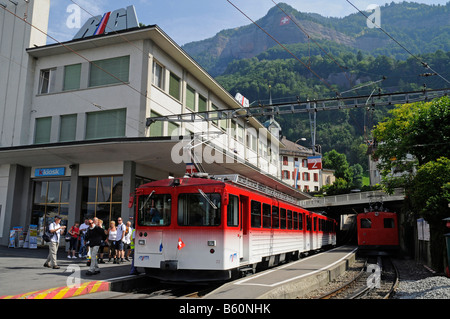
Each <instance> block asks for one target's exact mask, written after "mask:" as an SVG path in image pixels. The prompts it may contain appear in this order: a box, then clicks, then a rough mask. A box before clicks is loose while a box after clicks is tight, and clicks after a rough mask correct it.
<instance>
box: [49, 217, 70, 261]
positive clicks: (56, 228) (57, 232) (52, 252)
mask: <svg viewBox="0 0 450 319" xmlns="http://www.w3.org/2000/svg"><path fill="white" fill-rule="evenodd" d="M60 222H61V217H60V216H55V221H54V222H53V223H51V224H50V225H49V233H50V241H49V243H48V247H49V252H48V257H47V260H46V261H45V263H44V267H48V268H53V269H59V268H60V267H59V266H58V264H57V263H56V259H57V253H58V248H59V239H60V237H61V235H62V234H64V229H65V228H66V226H61V225H60Z"/></svg>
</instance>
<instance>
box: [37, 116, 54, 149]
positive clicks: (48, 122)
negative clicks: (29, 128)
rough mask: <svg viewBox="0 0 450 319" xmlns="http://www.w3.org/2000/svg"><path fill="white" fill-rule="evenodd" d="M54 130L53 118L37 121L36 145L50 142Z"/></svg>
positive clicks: (38, 119) (43, 118) (42, 118)
mask: <svg viewBox="0 0 450 319" xmlns="http://www.w3.org/2000/svg"><path fill="white" fill-rule="evenodd" d="M51 129H52V118H51V116H49V117H41V118H37V119H36V128H35V130H34V132H35V133H34V143H35V144H42V143H49V142H50V133H51Z"/></svg>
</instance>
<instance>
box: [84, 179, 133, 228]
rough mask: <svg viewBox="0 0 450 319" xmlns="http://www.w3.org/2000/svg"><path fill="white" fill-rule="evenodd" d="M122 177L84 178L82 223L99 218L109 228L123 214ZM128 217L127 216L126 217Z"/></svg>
mask: <svg viewBox="0 0 450 319" xmlns="http://www.w3.org/2000/svg"><path fill="white" fill-rule="evenodd" d="M122 183H123V177H122V176H102V177H84V178H83V181H82V185H83V186H82V188H83V190H82V195H81V196H82V197H81V198H82V200H81V221H80V222H81V223H82V222H83V221H84V220H85V219H86V218H94V217H97V218H99V219H101V220H103V225H104V226H105V228H108V226H109V222H110V221H112V220H114V221H116V225H117V218H118V217H121V213H122ZM124 217H126V216H124Z"/></svg>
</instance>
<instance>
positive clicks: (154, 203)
mask: <svg viewBox="0 0 450 319" xmlns="http://www.w3.org/2000/svg"><path fill="white" fill-rule="evenodd" d="M217 178H220V179H217ZM217 178H215V179H212V178H175V179H166V180H161V181H156V182H151V183H148V184H145V185H143V186H141V187H139V188H138V189H137V190H136V198H137V201H136V203H137V205H136V219H135V221H136V232H135V234H136V238H135V265H136V266H137V267H142V268H144V269H145V271H146V273H147V274H148V275H150V276H152V277H155V278H158V279H162V280H172V281H211V280H228V279H230V278H233V277H235V276H238V275H239V274H242V272H243V271H250V272H255V271H256V269H257V267H263V268H264V267H271V266H274V265H277V264H279V263H281V262H283V261H285V260H289V259H296V258H299V257H300V254H302V253H305V252H308V251H312V250H318V249H320V248H323V247H326V246H332V245H336V225H337V223H336V221H335V220H333V219H330V218H328V217H326V216H324V215H320V214H316V213H312V212H309V211H307V210H305V209H302V208H301V207H299V206H297V205H295V203H294V200H292V198H291V199H290V198H289V196H288V195H285V194H282V193H280V192H278V191H276V190H273V189H270V188H268V187H266V186H263V185H260V184H258V183H256V182H253V181H250V180H247V179H245V178H243V177H242V176H239V175H231V177H230V178H227V177H223V178H221V177H217ZM257 189H258V190H257Z"/></svg>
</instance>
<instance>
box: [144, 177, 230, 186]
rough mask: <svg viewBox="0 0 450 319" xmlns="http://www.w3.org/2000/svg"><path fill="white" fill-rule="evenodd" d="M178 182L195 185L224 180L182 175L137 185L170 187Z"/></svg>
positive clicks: (218, 183) (216, 183)
mask: <svg viewBox="0 0 450 319" xmlns="http://www.w3.org/2000/svg"><path fill="white" fill-rule="evenodd" d="M177 183H179V184H178V185H179V186H197V185H217V186H218V185H224V182H222V181H220V180H217V179H211V178H201V177H183V178H167V179H162V180H158V181H154V182H150V183H147V184H144V185H141V186H139V188H151V187H170V186H175V185H176V184H177Z"/></svg>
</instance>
